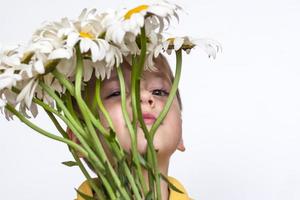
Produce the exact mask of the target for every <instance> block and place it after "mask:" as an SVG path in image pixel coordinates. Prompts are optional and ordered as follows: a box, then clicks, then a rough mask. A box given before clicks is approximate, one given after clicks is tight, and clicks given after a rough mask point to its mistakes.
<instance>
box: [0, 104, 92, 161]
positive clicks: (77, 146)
mask: <svg viewBox="0 0 300 200" xmlns="http://www.w3.org/2000/svg"><path fill="white" fill-rule="evenodd" d="M6 109H7V110H9V111H10V112H12V113H13V114H14V115H16V116H17V117H18V118H19V119H20V120H21V121H22V122H23V123H25V124H26V125H27V126H29V127H30V128H32V129H33V130H35V131H37V132H38V133H40V134H42V135H44V136H46V137H48V138H51V139H53V140H56V141H60V142H63V143H66V144H67V145H69V146H71V147H72V148H74V149H76V150H77V151H79V152H81V153H82V154H83V155H84V156H88V152H87V151H86V150H84V149H83V148H82V147H81V146H80V145H78V144H76V143H75V142H73V141H71V140H68V139H65V138H62V137H59V136H57V135H54V134H51V133H49V132H47V131H45V130H44V129H42V128H40V127H38V126H36V125H35V124H33V123H32V122H30V121H29V120H28V119H27V118H26V117H24V116H23V115H22V114H21V113H19V112H18V111H17V110H16V109H15V108H14V107H13V106H12V105H10V104H7V105H6Z"/></svg>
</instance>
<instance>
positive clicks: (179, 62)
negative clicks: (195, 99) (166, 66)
mask: <svg viewBox="0 0 300 200" xmlns="http://www.w3.org/2000/svg"><path fill="white" fill-rule="evenodd" d="M181 66H182V52H181V49H180V50H178V51H176V72H175V78H174V81H173V85H172V88H171V90H170V93H169V97H168V99H167V102H166V104H165V106H164V108H163V110H162V111H161V113H160V114H159V116H158V118H157V120H156V121H155V123H154V124H153V126H152V127H151V129H150V135H151V137H154V134H155V132H156V130H157V129H158V127H159V126H160V124H161V122H162V121H163V120H164V118H165V117H166V115H167V114H168V112H169V109H170V107H171V105H172V103H173V100H174V98H175V96H176V92H177V89H178V85H179V80H180V75H181Z"/></svg>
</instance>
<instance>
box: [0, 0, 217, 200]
mask: <svg viewBox="0 0 300 200" xmlns="http://www.w3.org/2000/svg"><path fill="white" fill-rule="evenodd" d="M181 10H182V8H181V7H179V6H178V5H175V4H173V3H170V2H167V1H163V0H161V1H156V2H153V3H149V4H147V5H146V4H145V5H140V6H137V7H134V8H133V9H122V10H116V11H107V12H100V11H97V10H96V9H92V10H87V9H84V10H83V11H82V13H81V14H80V16H79V17H78V18H77V19H75V20H70V19H68V18H62V19H61V20H60V21H54V22H47V23H45V24H43V25H42V26H41V27H40V28H39V29H37V30H36V31H35V32H34V34H33V36H32V38H31V40H30V41H29V43H28V44H27V45H22V46H21V45H18V46H14V47H7V48H2V49H1V51H0V109H1V111H2V113H3V114H5V117H6V118H7V119H8V120H9V119H13V118H14V117H17V118H18V119H19V120H20V121H21V122H23V123H24V124H26V125H27V126H29V127H30V128H32V129H33V130H35V131H36V132H38V133H40V134H42V135H44V136H46V137H49V138H51V139H54V140H57V141H59V142H62V143H65V144H66V145H68V148H69V150H70V152H71V153H72V155H73V157H74V161H70V162H66V163H65V164H66V165H68V166H75V165H76V166H78V167H79V168H80V170H81V171H82V173H83V174H84V176H85V177H86V179H87V180H88V182H89V184H90V186H91V188H92V189H93V191H94V192H95V196H94V197H89V196H87V195H85V194H80V195H81V196H82V197H83V198H85V199H95V198H96V199H126V200H130V199H161V194H160V181H161V179H165V177H163V175H162V174H161V173H160V172H159V170H158V166H157V155H156V153H157V152H156V150H155V148H154V146H153V139H154V135H155V132H156V130H157V129H158V127H159V126H160V124H161V123H162V121H163V119H164V118H165V116H166V114H167V113H168V110H169V109H170V106H171V103H172V101H173V99H174V97H175V96H176V92H177V88H178V83H179V79H180V72H181V64H182V51H186V52H187V53H189V52H190V50H191V49H193V48H195V47H197V46H200V47H201V48H202V49H203V50H204V51H206V52H207V53H208V55H209V57H213V58H215V56H216V53H217V52H218V51H219V50H220V46H219V44H218V43H216V42H214V41H213V40H207V39H206V40H204V39H202V40H201V39H200V40H193V39H191V38H190V37H186V36H185V37H173V38H165V35H164V33H165V31H166V30H168V27H169V25H170V23H173V21H174V18H175V19H177V20H179V15H178V14H179V12H180V11H181ZM173 51H174V52H175V54H176V73H175V77H174V81H173V84H172V87H171V89H170V92H169V95H168V98H167V101H166V104H165V106H164V108H163V109H162V111H161V113H160V114H159V116H158V117H157V119H156V121H155V123H154V124H153V126H152V127H151V129H150V130H149V129H148V128H147V127H146V125H145V122H144V119H143V116H142V111H141V105H140V79H141V74H142V72H143V71H144V70H150V71H151V70H155V67H154V62H153V60H154V59H155V58H156V57H157V56H158V55H159V54H160V53H164V52H166V53H168V54H170V53H172V52H173ZM124 62H127V63H129V64H130V66H131V86H130V87H131V88H130V101H131V107H132V113H128V110H127V109H126V92H127V91H126V88H125V83H124V76H123V73H122V69H121V67H120V66H121V65H122V64H123V63H124ZM112 70H116V72H117V75H118V80H119V84H120V96H121V101H122V112H123V117H124V120H125V122H126V126H127V128H128V130H129V133H130V140H131V148H130V152H127V151H125V150H124V149H123V148H122V146H121V145H120V142H119V140H118V138H117V137H116V130H115V128H114V125H113V122H112V119H111V117H110V115H109V112H108V111H107V109H106V108H105V106H104V104H103V102H102V99H101V98H100V90H101V83H102V81H103V80H105V79H109V78H110V75H111V72H112ZM91 85H93V87H90V86H91ZM91 88H92V90H93V91H90V90H91ZM91 92H92V93H94V95H92V97H91V95H89V94H90V93H91ZM38 111H44V112H46V113H47V115H48V116H49V120H51V122H53V124H54V125H55V127H56V128H57V133H56V134H54V133H50V132H48V131H47V130H44V129H43V128H42V127H39V126H37V125H36V124H34V123H33V122H32V121H31V120H30V118H31V117H36V116H37V114H38ZM99 113H101V114H99ZM100 115H102V116H103V117H104V118H105V121H106V122H107V123H106V124H108V125H107V126H104V125H103V123H101V120H99V117H100ZM137 126H139V127H141V129H142V130H143V132H144V134H145V138H146V139H147V144H148V145H147V151H146V153H145V154H140V153H139V151H138V149H137ZM66 127H68V129H67V130H66ZM68 132H72V134H74V137H76V139H75V140H74V138H72V137H70V136H69V135H68ZM99 138H101V139H99ZM104 143H105V145H104ZM106 149H109V152H110V154H111V155H110V157H108V156H107V151H106ZM81 158H83V159H84V160H85V161H86V162H87V163H88V165H90V166H91V168H92V169H93V170H94V172H95V174H96V176H97V179H95V178H92V177H91V175H90V173H89V171H88V170H87V169H86V165H85V164H84V163H83V161H82V159H81ZM142 170H146V171H147V173H148V177H149V179H148V180H147V183H146V180H145V179H144V176H143V174H142ZM78 192H79V193H80V191H78Z"/></svg>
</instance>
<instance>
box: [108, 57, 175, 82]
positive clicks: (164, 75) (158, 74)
mask: <svg viewBox="0 0 300 200" xmlns="http://www.w3.org/2000/svg"><path fill="white" fill-rule="evenodd" d="M154 64H155V65H154V69H147V70H144V71H143V72H142V79H145V80H147V79H150V78H151V79H152V78H158V79H163V80H165V81H168V82H169V83H172V77H173V76H172V71H171V69H170V66H169V64H168V63H167V62H166V61H165V60H164V59H162V58H160V57H159V58H157V59H155V60H154ZM121 68H122V71H123V74H124V77H125V79H126V78H130V76H131V71H132V67H131V65H130V64H129V63H128V62H126V61H125V62H124V63H123V64H122V65H121ZM109 80H118V76H117V72H116V69H115V68H114V69H113V70H112V72H111V76H110V78H109V79H107V80H105V81H104V82H106V81H109Z"/></svg>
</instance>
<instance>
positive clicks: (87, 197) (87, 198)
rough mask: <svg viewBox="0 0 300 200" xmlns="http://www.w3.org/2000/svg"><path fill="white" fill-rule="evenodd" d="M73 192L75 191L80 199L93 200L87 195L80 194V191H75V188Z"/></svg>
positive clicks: (93, 199)
mask: <svg viewBox="0 0 300 200" xmlns="http://www.w3.org/2000/svg"><path fill="white" fill-rule="evenodd" d="M75 190H76V192H77V193H78V194H79V195H80V196H81V197H82V198H84V199H85V200H95V198H94V197H91V196H88V195H86V194H84V193H82V192H80V191H79V190H77V189H76V188H75Z"/></svg>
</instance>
